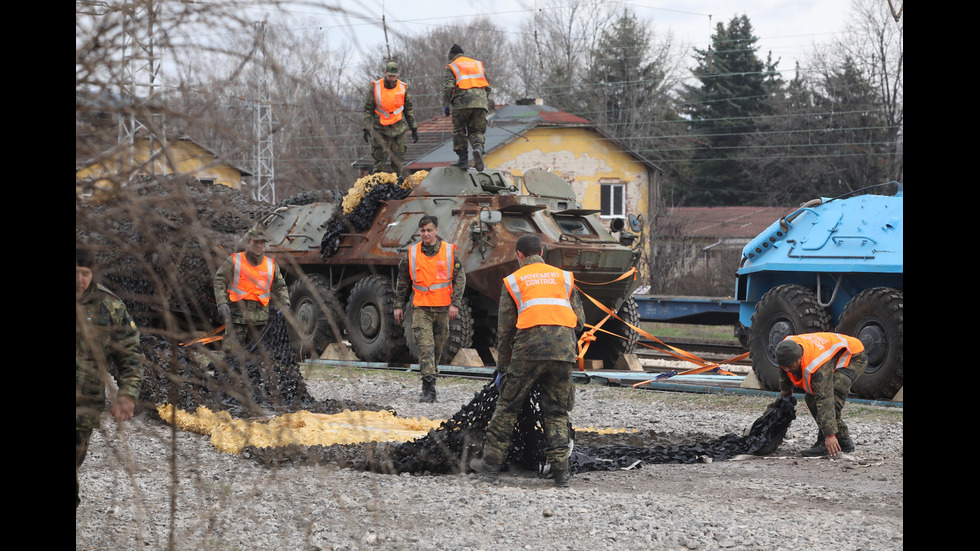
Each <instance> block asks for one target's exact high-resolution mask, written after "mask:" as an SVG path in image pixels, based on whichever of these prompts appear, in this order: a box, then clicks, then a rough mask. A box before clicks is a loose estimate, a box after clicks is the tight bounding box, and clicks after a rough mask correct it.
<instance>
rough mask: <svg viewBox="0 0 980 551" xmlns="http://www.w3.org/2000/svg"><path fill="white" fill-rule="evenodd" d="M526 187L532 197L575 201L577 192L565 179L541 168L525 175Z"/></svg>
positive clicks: (533, 169) (529, 171)
mask: <svg viewBox="0 0 980 551" xmlns="http://www.w3.org/2000/svg"><path fill="white" fill-rule="evenodd" d="M524 187H525V188H527V192H528V193H529V194H531V195H537V196H538V197H551V198H553V199H567V200H569V201H575V191H574V190H573V189H572V186H571V184H569V183H568V182H567V181H565V179H564V178H562V177H561V176H558V175H557V174H554V173H553V172H548V171H547V170H544V169H541V168H532V169H531V170H528V171H527V172H525V173H524Z"/></svg>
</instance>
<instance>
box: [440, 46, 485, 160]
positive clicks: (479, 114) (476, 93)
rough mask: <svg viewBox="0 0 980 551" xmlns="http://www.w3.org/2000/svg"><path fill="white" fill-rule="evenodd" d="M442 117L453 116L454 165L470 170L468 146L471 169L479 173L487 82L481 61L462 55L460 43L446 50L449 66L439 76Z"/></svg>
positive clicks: (482, 151)
mask: <svg viewBox="0 0 980 551" xmlns="http://www.w3.org/2000/svg"><path fill="white" fill-rule="evenodd" d="M442 95H443V108H442V111H443V114H445V115H446V116H447V117H448V116H450V114H452V117H453V151H455V152H456V154H457V155H458V156H459V160H458V161H456V162H455V163H454V164H453V166H457V167H459V168H461V169H463V170H466V169H468V168H469V166H470V163H469V160H468V159H467V153H468V146H472V147H473V166H474V167H475V168H476V169H477V170H480V171H482V170H483V168H484V165H483V154H484V150H483V147H484V134H486V132H487V113H488V112H489V111H490V82H489V81H488V80H487V73H486V70H485V69H484V67H483V62H481V61H477V60H475V59H471V58H468V57H465V56H463V49H462V48H460V47H459V44H453V47H452V48H450V50H449V64H448V65H446V70H445V71H444V72H443V77H442Z"/></svg>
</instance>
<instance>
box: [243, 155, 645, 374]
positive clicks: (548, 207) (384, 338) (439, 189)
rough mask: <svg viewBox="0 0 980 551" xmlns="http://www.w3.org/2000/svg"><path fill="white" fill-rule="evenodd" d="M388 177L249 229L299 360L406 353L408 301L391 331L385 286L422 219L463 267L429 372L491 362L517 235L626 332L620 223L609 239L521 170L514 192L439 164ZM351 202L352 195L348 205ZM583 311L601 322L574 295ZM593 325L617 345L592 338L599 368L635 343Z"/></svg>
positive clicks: (559, 189)
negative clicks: (287, 302) (455, 305)
mask: <svg viewBox="0 0 980 551" xmlns="http://www.w3.org/2000/svg"><path fill="white" fill-rule="evenodd" d="M375 176H378V175H375ZM389 176H391V177H392V178H391V179H392V182H391V183H388V184H385V185H384V186H381V185H375V186H374V187H373V188H372V189H371V190H370V191H369V192H363V191H358V192H357V193H356V194H355V193H354V191H355V189H354V188H352V190H351V191H350V192H348V195H347V197H345V198H344V200H343V201H342V202H336V201H327V202H312V203H306V204H301V205H295V204H294V205H284V206H281V207H280V208H278V209H276V211H275V212H273V213H272V214H271V215H269V216H268V217H266V218H265V219H264V220H263V221H262V222H261V224H262V225H264V226H265V229H266V232H267V233H268V235H269V247H268V251H269V254H270V255H272V256H273V257H274V258H275V259H276V261H277V262H278V263H279V264H280V266H282V267H283V269H284V272H285V273H286V277H287V282H288V283H289V286H290V299H291V303H292V310H293V313H294V314H295V316H296V318H297V319H298V320H299V323H298V326H299V328H298V330H297V332H298V335H297V340H298V341H299V342H300V344H301V348H302V351H303V354H304V355H305V356H314V357H318V356H319V355H320V354H321V353H322V352H323V350H324V349H325V348H326V347H327V345H329V344H330V343H331V342H339V341H340V340H341V339H346V340H348V341H349V342H350V345H351V348H352V349H353V351H354V353H355V354H356V355H357V356H358V358H360V359H361V360H363V361H368V362H402V361H410V360H411V359H413V358H415V357H416V356H417V352H416V348H415V345H414V342H413V339H412V335H411V331H410V330H409V331H406V330H405V328H406V327H409V328H410V327H411V315H412V309H411V306H410V304H411V300H409V305H408V306H407V307H406V320H405V322H404V325H400V324H398V323H396V322H395V319H394V315H393V310H394V305H393V300H394V284H395V281H396V279H397V276H398V263H399V261H400V260H401V259H402V258H403V257H404V256H405V254H406V251H407V250H408V247H409V246H411V245H412V244H413V243H415V242H416V241H417V240H419V235H418V222H419V219H420V218H421V217H422V216H423V215H426V214H428V215H434V216H436V217H437V218H438V220H439V228H438V235H439V236H440V237H441V238H442V239H444V240H446V241H449V242H450V243H455V244H456V245H457V246H458V248H459V258H460V260H461V261H462V265H463V267H464V269H465V270H466V291H465V295H464V298H465V300H464V302H465V304H463V305H461V307H460V315H459V318H458V319H456V320H453V322H451V324H450V325H451V327H450V333H451V334H450V340H449V342H448V343H447V346H446V350H445V351H444V353H443V357H442V358H441V359H440V363H444V364H445V363H449V362H450V361H452V359H453V358H454V357H455V355H456V353H457V352H458V351H459V350H460V349H462V348H470V347H472V348H476V349H477V351H478V352H480V355H481V357H482V358H483V360H484V363H485V364H486V365H492V363H493V357H492V351H491V349H492V348H493V347H494V346H495V344H496V332H497V331H496V329H497V309H498V301H499V299H500V293H501V284H502V280H503V278H504V277H505V276H506V275H508V274H509V273H510V272H512V271H514V270H516V269H517V268H518V264H517V257H516V253H515V245H516V242H517V239H518V238H519V237H520V236H521V235H524V234H526V233H535V234H537V235H538V236H540V238H541V241H542V244H543V246H544V249H545V253H544V258H545V261H546V262H548V263H549V264H552V265H554V266H558V267H561V268H563V269H565V270H569V271H571V272H573V273H574V275H575V281H576V283H577V285H578V287H579V289H580V290H581V291H582V292H584V293H586V294H587V295H589V296H590V297H592V298H593V299H595V300H596V301H599V302H600V303H601V304H603V305H604V306H605V307H607V308H609V309H610V310H612V311H615V312H617V315H618V316H619V317H621V318H622V319H623V320H626V321H627V322H629V323H630V324H632V325H636V324H637V323H638V318H639V316H638V309H637V306H636V302H635V301H634V300H633V299H632V298H631V295H632V292H633V290H634V289H635V287H636V286H637V285H638V281H637V278H636V277H634V276H633V275H631V276H629V277H625V278H622V279H619V280H617V278H619V277H620V276H622V275H623V274H624V273H627V272H630V271H631V270H632V269H634V268H635V267H636V265H637V263H638V261H639V258H640V252H639V250H638V248H637V246H638V244H636V246H635V245H634V243H635V240H636V239H637V238H638V236H637V235H636V234H634V233H632V232H631V227H628V225H627V222H626V221H625V220H615V221H614V222H613V224H612V229H613V233H610V231H609V230H607V229H606V228H605V227H604V226H603V225H602V223H600V220H599V217H598V212H599V211H597V210H590V209H583V208H582V207H581V204H580V203H579V202H578V201H577V200H576V197H575V193H574V191H573V190H572V187H571V186H570V185H569V184H568V182H566V181H565V180H564V179H563V178H561V177H560V176H558V175H557V174H554V173H551V172H548V171H545V170H541V169H533V170H529V171H528V172H526V173H525V174H524V177H523V184H522V186H521V188H522V189H518V188H517V187H515V186H513V185H511V184H509V183H508V182H507V180H505V178H504V175H503V174H502V173H501V172H500V171H497V170H484V171H477V170H475V169H469V170H461V169H459V168H456V167H445V168H438V169H435V170H433V171H432V172H429V173H427V174H424V177H422V176H423V173H417V174H414V175H413V176H411V177H409V179H408V180H405V181H398V182H397V183H395V182H394V176H393V175H389ZM366 178H369V177H366ZM362 180H364V179H363V178H362ZM359 182H360V180H359ZM384 188H387V191H384ZM353 195H363V197H359V201H360V203H359V204H357V205H356V206H354V205H353V204H352V203H353V202H354V201H351V199H352V196H353ZM633 222H635V220H633ZM632 229H633V230H634V231H636V230H637V226H636V225H635V224H634V225H633V226H632ZM616 234H618V235H616ZM583 304H584V307H585V309H586V316H587V320H586V322H587V323H590V324H596V323H598V322H599V321H600V320H603V319H604V318H606V313H605V312H604V311H603V310H602V309H600V308H599V307H597V306H595V304H594V303H592V301H591V300H589V299H587V298H585V297H583ZM602 328H603V329H606V330H609V331H611V332H614V333H616V334H618V335H623V336H625V337H627V338H626V339H621V338H619V337H616V336H612V335H608V334H605V333H602V332H599V333H598V335H597V337H598V338H597V340H596V341H595V342H593V343H592V344H591V345H590V347H589V353H588V355H587V356H586V357H588V358H592V359H601V360H603V361H604V362H605V363H606V364H607V365H611V364H612V363H613V362H615V360H616V359H617V358H618V357H619V356H620V355H621V354H624V353H628V352H631V351H632V350H633V347H634V346H635V345H634V342H633V341H634V340H635V337H636V335H635V332H633V331H632V330H631V329H629V328H628V327H626V326H625V325H623V324H622V323H621V322H619V321H618V320H616V319H615V318H610V319H609V320H608V321H606V323H605V324H603V325H602Z"/></svg>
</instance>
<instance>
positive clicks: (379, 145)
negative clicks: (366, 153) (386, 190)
mask: <svg viewBox="0 0 980 551" xmlns="http://www.w3.org/2000/svg"><path fill="white" fill-rule="evenodd" d="M372 136H374V139H373V140H371V157H372V158H373V159H374V166H372V167H371V172H386V171H385V165H386V164H387V160H388V159H391V166H392V171H393V172H394V173H395V174H397V175H398V176H405V174H404V172H405V152H406V151H407V150H408V144H407V143H405V132H400V133H398V134H394V135H393V134H391V133H389V132H386V131H378V130H377V129H375V130H374V131H373V132H372Z"/></svg>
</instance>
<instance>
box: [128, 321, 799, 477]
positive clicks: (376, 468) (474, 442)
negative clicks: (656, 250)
mask: <svg viewBox="0 0 980 551" xmlns="http://www.w3.org/2000/svg"><path fill="white" fill-rule="evenodd" d="M250 352H252V355H251V356H250V357H251V358H252V360H250V361H247V362H244V363H241V364H239V363H237V362H235V361H231V362H229V363H228V364H227V368H226V369H225V368H224V367H225V366H223V365H218V364H215V363H212V364H209V367H208V369H206V370H203V371H202V370H194V369H193V368H192V367H191V366H193V365H195V363H194V362H190V361H177V362H174V361H172V360H171V361H169V362H166V363H163V362H161V363H160V364H159V365H160V366H161V367H164V366H165V367H164V368H163V369H160V370H157V371H156V373H155V377H156V380H155V383H153V384H147V385H146V386H145V388H144V396H143V398H144V399H145V400H147V401H152V402H153V403H159V402H160V401H161V400H160V398H164V397H165V398H166V401H170V402H171V403H177V404H178V405H179V407H180V408H181V409H185V410H193V409H195V408H196V406H197V405H207V406H208V407H209V408H211V409H213V410H219V409H227V410H230V411H232V412H233V414H235V415H238V416H245V417H252V416H256V415H260V414H262V415H267V414H269V413H285V412H290V411H298V410H299V409H306V410H308V411H313V412H319V413H336V412H339V411H342V410H343V409H345V408H349V407H352V406H353V405H352V404H342V403H338V402H332V401H327V402H320V401H316V400H314V399H313V398H312V397H311V396H310V395H309V394H308V392H307V389H306V385H305V383H304V382H303V378H302V374H301V372H300V370H299V366H298V364H297V363H296V361H295V354H294V351H293V348H292V344H291V342H290V339H289V332H288V330H287V328H286V324H285V322H284V321H283V320H282V317H281V316H276V317H274V318H273V320H272V322H271V323H270V324H269V325H268V326H267V327H266V330H265V331H264V332H263V334H262V337H261V341H260V343H258V345H257V346H255V347H254V348H253V349H252V350H251V351H250ZM154 356H155V359H156V361H160V360H161V359H160V356H159V354H158V353H157V354H155V355H154ZM154 363H156V362H154ZM175 370H176V373H175ZM177 373H179V375H178V376H174V375H177ZM212 373H213V374H212ZM148 378H149V377H148ZM171 380H177V381H181V383H180V384H179V385H178V387H177V388H176V389H175V388H174V387H173V386H172V385H171V386H170V387H169V389H168V388H167V387H168V385H166V384H161V383H165V382H166V381H171ZM232 388H240V389H243V390H242V391H240V392H231V391H229V390H227V389H232ZM212 389H224V390H221V391H214V390H212ZM638 392H642V391H638ZM171 393H176V394H179V396H178V397H176V399H170V396H169V395H170V394H171ZM496 401H497V390H496V388H495V387H494V385H493V383H492V382H488V383H487V384H486V385H485V386H484V387H483V389H482V390H481V391H480V392H477V393H476V394H475V395H474V397H473V399H472V400H471V401H470V402H469V403H468V404H466V405H464V406H463V407H462V408H461V409H460V410H459V411H457V412H456V413H455V414H454V415H453V416H452V418H451V419H448V420H446V421H444V422H443V423H442V424H441V425H440V426H439V428H438V429H436V430H432V431H430V432H429V434H428V435H426V436H424V437H422V438H418V439H416V440H413V441H411V442H405V443H367V444H337V445H332V446H296V445H292V446H286V447H279V448H257V447H246V448H244V449H243V450H242V456H243V457H245V458H249V459H254V460H256V461H259V462H260V463H262V464H264V465H266V466H270V467H271V466H285V465H323V464H332V465H337V466H340V467H343V468H351V469H360V470H368V471H373V472H379V473H390V474H397V473H412V474H455V473H460V472H465V471H466V468H467V467H466V466H467V465H468V464H469V460H470V459H471V458H473V457H477V456H479V455H480V454H481V453H482V448H483V438H484V433H485V431H486V428H487V425H488V424H489V422H490V418H491V417H492V415H493V409H494V407H495V405H496ZM795 404H796V401H795V398H793V397H790V399H787V400H782V399H780V400H776V401H775V402H774V403H773V404H772V405H771V406H770V407H769V408H768V409H767V411H766V412H765V414H764V415H763V416H762V417H760V418H759V419H758V420H756V422H755V423H754V424H753V425H752V428H751V429H750V431H749V433H748V434H747V435H746V436H736V435H734V434H727V435H724V436H721V437H719V438H713V439H704V440H703V441H695V442H687V443H681V444H676V445H674V444H672V443H671V440H672V439H674V440H676V437H671V436H669V435H657V434H655V433H651V434H640V435H638V434H628V435H607V436H596V435H589V436H586V435H585V434H582V435H581V436H582V438H579V437H576V439H577V440H578V445H577V446H575V448H574V451H573V453H572V456H571V458H570V468H571V470H572V472H575V473H579V472H587V471H614V470H621V469H628V468H636V467H639V466H642V465H643V464H653V463H697V462H701V461H704V460H706V459H711V460H712V461H724V460H727V459H731V458H732V457H735V456H736V455H743V454H749V455H766V454H769V453H772V452H773V451H775V450H776V448H778V447H779V445H780V444H781V443H782V440H783V437H784V436H785V434H786V429H787V428H788V427H789V425H790V423H791V422H792V421H793V420H794V419H795V418H796V413H795ZM356 407H357V408H359V409H374V410H382V409H390V408H384V407H379V406H372V405H370V404H357V405H356ZM542 423H543V422H542V416H541V411H540V407H539V394H538V392H536V391H532V392H531V395H530V396H529V397H528V401H527V403H526V404H525V405H524V409H523V411H522V412H521V415H520V417H519V418H518V422H517V425H516V426H515V431H514V438H513V441H512V445H511V450H510V452H509V454H508V456H507V461H506V462H507V464H508V465H509V466H510V467H511V468H521V469H528V470H539V471H540V470H541V468H542V466H543V464H544V461H545V458H544V452H543V449H544V430H543V424H542ZM617 440H620V441H623V440H625V441H627V442H628V443H627V444H612V445H610V444H609V442H613V441H617ZM658 440H659V441H663V442H664V443H663V444H655V443H656V442H657V441H658ZM583 444H585V445H583Z"/></svg>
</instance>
